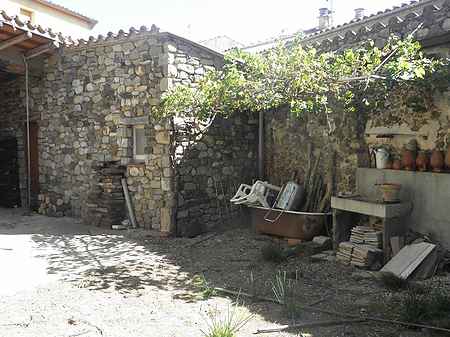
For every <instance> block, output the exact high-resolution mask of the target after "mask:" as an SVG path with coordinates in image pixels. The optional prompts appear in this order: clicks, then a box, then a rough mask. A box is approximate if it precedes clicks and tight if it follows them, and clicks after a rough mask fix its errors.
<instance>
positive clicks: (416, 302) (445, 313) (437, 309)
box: [400, 287, 450, 323]
mask: <svg viewBox="0 0 450 337" xmlns="http://www.w3.org/2000/svg"><path fill="white" fill-rule="evenodd" d="M449 316H450V295H449V294H448V293H447V292H446V291H445V290H444V289H443V288H442V287H436V288H434V289H432V290H431V291H430V292H428V293H423V292H421V291H418V290H417V289H415V288H410V289H408V291H407V293H406V296H405V297H404V299H403V301H402V306H401V308H400V319H401V320H404V321H407V322H411V323H426V322H430V321H435V320H439V319H443V318H448V317H449Z"/></svg>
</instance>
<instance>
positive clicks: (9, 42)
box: [0, 32, 33, 50]
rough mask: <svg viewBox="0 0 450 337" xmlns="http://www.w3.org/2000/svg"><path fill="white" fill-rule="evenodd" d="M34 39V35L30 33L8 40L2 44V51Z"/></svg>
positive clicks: (0, 48) (0, 45)
mask: <svg viewBox="0 0 450 337" xmlns="http://www.w3.org/2000/svg"><path fill="white" fill-rule="evenodd" d="M32 37H33V34H31V33H30V32H26V33H23V34H20V35H16V36H14V37H12V38H10V39H8V40H5V41H2V42H0V50H4V49H6V48H9V47H12V46H14V45H16V44H18V43H21V42H23V41H25V40H29V39H31V38H32Z"/></svg>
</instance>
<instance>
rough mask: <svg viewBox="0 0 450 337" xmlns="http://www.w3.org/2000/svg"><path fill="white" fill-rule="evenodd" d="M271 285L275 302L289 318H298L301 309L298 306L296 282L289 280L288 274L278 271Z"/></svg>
mask: <svg viewBox="0 0 450 337" xmlns="http://www.w3.org/2000/svg"><path fill="white" fill-rule="evenodd" d="M271 284H272V292H273V294H274V297H275V300H276V301H277V302H278V303H279V304H281V305H282V306H283V307H284V310H285V312H286V314H287V315H288V316H289V318H292V319H294V318H296V317H298V316H299V315H300V313H301V309H300V306H299V304H298V298H297V297H298V296H297V291H296V282H295V281H294V280H292V279H289V278H287V273H286V272H282V271H278V272H277V274H276V275H275V278H274V280H273V281H271Z"/></svg>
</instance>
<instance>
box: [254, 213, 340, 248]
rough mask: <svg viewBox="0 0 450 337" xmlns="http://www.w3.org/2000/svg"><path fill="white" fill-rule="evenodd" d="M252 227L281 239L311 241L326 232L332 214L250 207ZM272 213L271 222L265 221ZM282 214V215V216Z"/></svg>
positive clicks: (258, 231)
mask: <svg viewBox="0 0 450 337" xmlns="http://www.w3.org/2000/svg"><path fill="white" fill-rule="evenodd" d="M248 208H249V211H250V214H251V222H252V227H253V228H254V229H255V230H256V232H257V233H264V234H271V235H276V236H281V237H287V238H293V239H299V240H303V241H310V240H312V239H313V238H314V237H315V236H317V235H320V234H322V233H323V232H324V231H325V226H326V224H327V221H328V220H329V218H330V217H331V213H307V212H296V211H283V210H278V209H273V210H270V209H269V208H264V207H257V206H249V207H248ZM269 211H271V212H270V219H276V218H278V217H279V218H278V220H277V221H275V222H271V221H268V220H266V219H265V217H266V214H267V213H268V212H269ZM280 213H282V214H280Z"/></svg>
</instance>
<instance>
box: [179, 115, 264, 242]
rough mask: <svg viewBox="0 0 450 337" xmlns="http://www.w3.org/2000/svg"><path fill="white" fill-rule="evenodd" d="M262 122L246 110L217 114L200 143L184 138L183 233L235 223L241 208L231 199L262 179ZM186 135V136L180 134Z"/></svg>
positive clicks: (181, 152)
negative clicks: (259, 153)
mask: <svg viewBox="0 0 450 337" xmlns="http://www.w3.org/2000/svg"><path fill="white" fill-rule="evenodd" d="M257 130H258V120H257V119H254V118H253V117H251V116H248V115H246V114H245V113H241V114H239V115H237V116H235V117H232V118H230V119H228V120H224V119H221V118H216V119H215V120H214V121H213V122H212V123H211V125H210V126H209V127H208V128H207V129H206V130H204V133H203V134H202V136H200V137H197V138H196V139H195V140H194V141H189V139H187V138H181V139H178V140H179V142H178V143H177V144H181V143H182V142H184V146H183V147H181V146H179V147H178V150H179V151H177V164H176V174H177V187H178V200H177V202H178V207H177V210H178V212H177V233H178V234H179V235H183V236H195V235H198V234H200V233H202V232H204V231H207V230H210V229H211V228H213V227H215V226H217V225H221V224H225V225H227V224H229V222H230V221H231V220H232V219H234V220H236V219H235V218H236V216H237V215H238V211H239V207H236V206H233V205H231V204H230V201H229V200H230V198H231V197H232V196H233V195H234V194H235V193H236V191H237V189H238V187H239V185H240V184H242V183H246V184H251V183H252V182H253V180H254V179H255V178H257V168H256V166H257V160H256V158H257V144H258V141H257ZM180 136H181V135H180Z"/></svg>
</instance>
